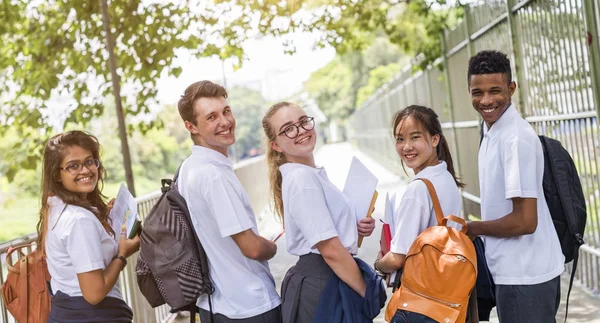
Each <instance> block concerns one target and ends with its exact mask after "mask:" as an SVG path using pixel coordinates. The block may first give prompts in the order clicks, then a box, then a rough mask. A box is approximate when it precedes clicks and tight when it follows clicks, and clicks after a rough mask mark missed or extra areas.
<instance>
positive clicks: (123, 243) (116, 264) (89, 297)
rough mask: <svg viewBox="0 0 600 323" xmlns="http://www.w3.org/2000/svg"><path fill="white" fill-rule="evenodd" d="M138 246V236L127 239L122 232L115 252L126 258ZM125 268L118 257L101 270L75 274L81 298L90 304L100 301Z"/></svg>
mask: <svg viewBox="0 0 600 323" xmlns="http://www.w3.org/2000/svg"><path fill="white" fill-rule="evenodd" d="M139 246H140V237H139V236H136V237H135V238H133V239H127V238H126V237H125V235H124V234H122V235H121V238H120V240H119V249H118V251H117V254H118V255H120V256H123V257H125V258H128V257H129V256H131V255H132V254H133V253H134V252H136V251H137V250H138V248H139ZM123 268H125V264H124V263H123V262H122V261H121V260H119V259H113V260H112V261H111V262H110V264H108V266H107V267H106V268H105V269H104V270H102V269H97V270H93V271H89V272H86V273H81V274H77V280H78V281H79V287H80V288H81V293H82V294H83V298H84V299H85V300H86V301H87V302H88V303H90V304H92V305H96V304H98V303H100V302H101V301H102V300H103V299H104V298H105V297H106V295H108V293H109V292H110V290H111V289H112V288H113V287H114V286H115V284H116V282H117V279H118V278H119V273H120V272H121V270H123Z"/></svg>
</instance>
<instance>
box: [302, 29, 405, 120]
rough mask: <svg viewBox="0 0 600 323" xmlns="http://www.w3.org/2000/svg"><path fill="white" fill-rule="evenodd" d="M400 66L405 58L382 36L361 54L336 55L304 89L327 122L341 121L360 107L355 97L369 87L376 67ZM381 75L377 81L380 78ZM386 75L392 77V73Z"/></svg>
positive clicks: (311, 78) (315, 74) (314, 75)
mask: <svg viewBox="0 0 600 323" xmlns="http://www.w3.org/2000/svg"><path fill="white" fill-rule="evenodd" d="M400 62H407V58H406V55H404V54H403V53H402V52H401V50H400V49H399V48H398V47H397V46H396V45H394V44H392V43H391V42H390V41H389V40H388V39H387V37H386V36H385V35H381V36H379V37H377V38H375V39H374V40H373V41H372V44H371V45H370V46H369V47H367V48H365V49H364V50H362V51H354V52H349V53H346V54H344V55H338V56H337V57H336V58H335V59H334V60H333V61H331V62H330V63H329V64H327V65H326V66H325V67H323V68H321V69H319V70H318V71H316V72H314V73H313V74H312V75H311V76H310V78H309V79H308V80H307V81H306V83H305V84H304V87H305V89H306V91H307V92H308V93H309V95H310V96H311V97H312V98H314V99H315V101H317V104H318V105H319V108H320V109H321V110H322V111H323V113H325V115H326V116H327V118H328V119H329V120H335V119H338V120H340V121H344V120H345V119H346V118H347V117H348V116H350V114H352V112H354V110H355V109H356V107H357V106H358V105H359V103H358V102H357V100H358V98H359V97H358V94H359V91H360V89H361V88H363V87H364V86H366V85H367V84H368V82H369V79H370V72H371V71H372V70H373V69H375V68H377V67H379V66H382V65H383V66H387V65H390V64H398V63H400ZM390 66H393V65H390ZM395 71H397V70H395ZM383 73H384V74H385V72H383ZM390 73H391V74H390ZM380 74H382V73H381V72H380V73H378V74H377V75H376V77H378V78H379V77H380V76H381V75H380ZM388 74H390V75H391V76H393V75H394V73H393V72H391V71H390V72H389V73H388ZM363 92H364V91H363ZM363 95H364V94H363ZM364 99H366V98H363V100H364Z"/></svg>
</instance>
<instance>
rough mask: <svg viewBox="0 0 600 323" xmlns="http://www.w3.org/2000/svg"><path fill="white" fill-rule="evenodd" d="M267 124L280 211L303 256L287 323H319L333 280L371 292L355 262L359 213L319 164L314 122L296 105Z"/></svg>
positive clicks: (275, 110) (274, 111)
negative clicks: (323, 299)
mask: <svg viewBox="0 0 600 323" xmlns="http://www.w3.org/2000/svg"><path fill="white" fill-rule="evenodd" d="M262 124H263V128H264V131H265V134H266V136H267V140H268V142H267V162H268V164H269V175H270V176H269V177H270V182H271V189H272V194H273V198H274V200H275V211H276V213H277V214H278V216H279V217H280V218H282V220H283V223H284V228H285V233H286V234H285V236H286V244H287V250H288V252H289V253H291V254H293V255H295V256H299V257H300V258H299V260H298V262H297V263H296V265H295V266H293V267H292V268H290V269H289V270H288V272H287V274H286V275H285V278H284V280H283V283H282V287H281V296H282V300H283V302H282V316H283V322H284V323H287V322H296V323H306V322H313V318H314V316H315V313H316V312H317V307H318V306H319V302H320V300H321V295H322V294H323V292H324V290H325V287H326V284H327V283H328V281H329V280H330V278H332V277H333V276H337V277H338V278H339V279H340V280H341V281H343V282H344V283H345V284H346V285H347V286H349V287H350V288H351V289H352V290H353V291H354V292H355V293H356V294H358V295H356V294H355V295H356V297H357V298H358V297H359V295H360V298H363V297H364V296H365V294H366V293H367V284H366V283H365V279H364V278H363V274H362V273H361V270H359V266H358V265H357V261H355V259H354V258H353V257H354V256H355V255H356V254H357V252H358V247H357V241H358V235H359V232H358V228H357V223H356V216H355V213H356V211H355V209H354V207H353V206H352V204H351V202H350V200H349V199H348V197H346V196H345V195H344V194H343V193H342V192H341V191H340V190H339V189H338V188H337V187H335V186H334V185H333V184H332V183H331V182H330V181H329V179H328V178H327V174H326V172H325V170H324V169H323V168H319V167H317V166H316V165H315V160H314V155H313V152H314V149H315V144H316V142H317V132H316V131H315V129H314V127H315V123H314V118H312V117H310V116H307V115H306V113H305V112H304V111H303V110H302V109H301V108H300V107H299V106H297V105H296V104H292V103H288V102H280V103H277V104H275V105H273V106H272V107H271V108H270V109H269V110H268V112H267V113H266V115H265V116H264V118H263V121H262ZM366 221H369V222H370V221H371V220H366ZM373 228H374V223H372V227H369V228H367V230H366V231H365V232H363V233H362V235H365V236H368V235H370V234H371V232H372V231H373ZM354 292H353V293H354ZM381 306H383V304H382V305H381ZM379 308H381V307H379ZM379 308H378V310H379ZM332 310H333V309H332ZM377 313H378V312H377ZM375 315H377V314H375ZM315 320H317V319H316V318H315ZM324 321H327V322H332V321H331V320H324Z"/></svg>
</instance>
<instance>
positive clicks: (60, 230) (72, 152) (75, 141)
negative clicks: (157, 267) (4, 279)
mask: <svg viewBox="0 0 600 323" xmlns="http://www.w3.org/2000/svg"><path fill="white" fill-rule="evenodd" d="M104 172H105V171H104V167H103V166H102V163H101V161H100V144H99V143H98V140H97V139H96V137H94V136H92V135H90V134H88V133H86V132H82V131H69V132H65V133H62V134H58V135H56V136H54V137H52V138H50V140H48V142H47V143H46V146H45V148H44V156H43V170H42V201H41V205H42V207H41V210H40V221H39V223H38V246H41V247H42V248H44V252H45V255H46V260H47V263H48V271H49V272H50V275H51V277H52V278H51V281H50V286H51V289H52V294H53V296H52V305H51V309H50V317H49V319H48V322H75V323H76V322H91V321H94V322H131V321H132V317H133V315H132V312H131V309H130V308H129V306H128V305H127V304H126V303H125V302H124V301H123V297H122V296H121V291H120V290H119V286H118V284H117V279H118V278H119V273H120V272H121V270H122V269H123V268H124V267H125V265H126V263H127V260H126V259H127V258H128V257H129V256H130V255H131V254H133V253H134V252H135V251H137V250H138V248H139V244H140V240H139V237H135V238H133V239H127V238H126V237H125V234H124V233H123V232H120V231H117V232H115V229H113V228H112V227H111V221H110V220H109V217H108V213H109V207H108V206H107V204H106V203H105V202H104V199H105V196H104V195H102V192H101V190H102V186H103V179H104Z"/></svg>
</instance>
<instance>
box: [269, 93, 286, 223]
mask: <svg viewBox="0 0 600 323" xmlns="http://www.w3.org/2000/svg"><path fill="white" fill-rule="evenodd" d="M290 105H294V104H293V103H289V102H279V103H276V104H275V105H273V106H272V107H271V108H269V110H268V111H267V113H266V114H265V116H264V117H263V119H262V126H263V130H264V131H265V135H266V137H267V140H266V145H267V165H268V166H269V183H270V186H271V194H272V195H273V201H274V203H275V213H276V214H277V216H278V217H279V219H281V222H282V223H283V197H282V195H281V184H282V182H283V176H282V175H281V172H280V171H279V167H280V166H281V165H283V164H285V163H287V159H286V158H285V156H284V155H283V153H280V152H278V151H277V150H275V149H273V147H271V142H272V141H274V140H275V137H276V134H275V130H274V129H273V128H272V127H271V123H270V122H269V121H270V119H271V117H272V116H273V115H274V114H275V112H277V111H278V110H279V109H281V108H283V107H287V106H290Z"/></svg>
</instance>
